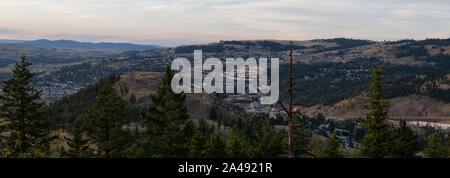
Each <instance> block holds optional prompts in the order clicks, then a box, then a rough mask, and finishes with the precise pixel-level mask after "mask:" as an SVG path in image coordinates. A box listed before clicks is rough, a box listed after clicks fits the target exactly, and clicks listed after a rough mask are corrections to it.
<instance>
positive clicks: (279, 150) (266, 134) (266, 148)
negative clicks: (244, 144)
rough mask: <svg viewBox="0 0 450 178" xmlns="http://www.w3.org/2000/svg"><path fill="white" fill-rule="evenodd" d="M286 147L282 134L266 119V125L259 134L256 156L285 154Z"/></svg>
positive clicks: (267, 156)
mask: <svg viewBox="0 0 450 178" xmlns="http://www.w3.org/2000/svg"><path fill="white" fill-rule="evenodd" d="M283 148H285V147H284V145H283V144H282V138H281V135H280V134H277V132H276V131H275V130H274V129H273V128H272V127H271V126H270V125H269V121H268V120H266V122H265V126H264V127H263V128H262V134H260V135H258V137H257V142H256V146H255V153H254V154H255V155H254V156H255V157H258V158H275V157H280V155H282V154H284V150H285V149H283Z"/></svg>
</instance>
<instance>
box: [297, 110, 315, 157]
mask: <svg viewBox="0 0 450 178" xmlns="http://www.w3.org/2000/svg"><path fill="white" fill-rule="evenodd" d="M293 124H294V126H295V128H294V148H295V150H294V151H295V157H310V156H313V154H312V153H311V151H312V148H310V145H311V140H312V139H311V132H310V131H309V130H308V129H306V126H305V122H300V121H299V120H298V117H296V119H294V121H293ZM313 157H314V156H313Z"/></svg>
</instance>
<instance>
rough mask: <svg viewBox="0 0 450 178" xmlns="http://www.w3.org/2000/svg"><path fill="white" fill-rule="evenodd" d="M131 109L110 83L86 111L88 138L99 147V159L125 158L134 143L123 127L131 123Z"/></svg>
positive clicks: (83, 116) (84, 118)
mask: <svg viewBox="0 0 450 178" xmlns="http://www.w3.org/2000/svg"><path fill="white" fill-rule="evenodd" d="M128 116H129V108H128V107H127V105H126V104H125V102H123V101H122V99H121V98H120V97H119V96H118V95H117V94H116V92H115V91H114V89H113V88H112V87H111V84H110V83H109V82H106V83H105V85H104V86H103V87H102V89H101V90H100V92H99V95H98V96H97V98H96V100H95V104H94V105H93V107H92V109H91V110H85V111H84V113H83V115H82V118H83V121H84V123H85V126H86V130H87V137H88V139H89V140H90V141H92V142H93V143H94V144H96V145H97V146H98V150H97V151H96V154H97V156H98V157H105V158H111V157H125V156H126V151H125V150H126V148H127V146H129V144H130V143H131V142H132V141H133V140H132V136H131V134H130V133H129V132H128V131H127V130H125V129H124V128H123V127H124V126H125V125H127V124H129V123H130V120H129V118H128Z"/></svg>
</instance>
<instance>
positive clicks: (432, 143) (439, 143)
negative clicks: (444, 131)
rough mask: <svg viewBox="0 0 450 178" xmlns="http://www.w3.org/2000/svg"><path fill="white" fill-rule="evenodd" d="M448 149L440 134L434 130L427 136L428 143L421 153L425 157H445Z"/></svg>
mask: <svg viewBox="0 0 450 178" xmlns="http://www.w3.org/2000/svg"><path fill="white" fill-rule="evenodd" d="M448 149H449V148H448V147H447V146H446V145H445V144H444V141H443V140H442V136H441V134H439V133H438V132H435V133H433V135H431V136H430V137H429V138H428V144H427V147H425V149H424V150H423V153H424V157H426V158H446V157H448Z"/></svg>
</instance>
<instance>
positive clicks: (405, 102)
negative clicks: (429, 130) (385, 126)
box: [303, 95, 450, 123]
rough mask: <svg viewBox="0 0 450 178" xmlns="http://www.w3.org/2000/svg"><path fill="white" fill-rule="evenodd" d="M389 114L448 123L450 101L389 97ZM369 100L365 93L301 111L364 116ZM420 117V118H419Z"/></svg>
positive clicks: (314, 113) (342, 116) (449, 118)
mask: <svg viewBox="0 0 450 178" xmlns="http://www.w3.org/2000/svg"><path fill="white" fill-rule="evenodd" d="M389 101H390V107H389V116H390V117H392V118H406V119H411V120H422V119H424V120H423V121H437V122H440V123H450V103H444V102H440V101H436V100H433V99H431V98H429V97H427V96H419V95H410V96H404V97H395V98H392V99H389ZM368 102H369V100H368V97H367V96H365V95H361V96H357V97H354V98H351V99H344V100H342V101H340V102H338V103H336V104H333V105H331V106H323V105H315V106H312V107H306V108H304V109H303V111H304V112H305V113H306V114H307V115H309V116H315V115H317V114H318V113H319V112H320V113H323V114H324V115H325V116H327V117H332V118H358V117H363V118H364V117H365V116H366V113H368V111H369V110H368V109H367V108H365V107H363V106H362V105H364V104H367V103H368ZM420 118H422V119H420Z"/></svg>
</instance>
